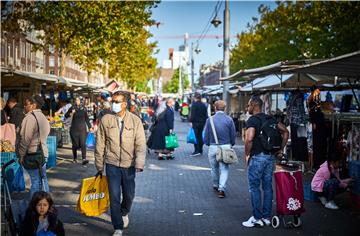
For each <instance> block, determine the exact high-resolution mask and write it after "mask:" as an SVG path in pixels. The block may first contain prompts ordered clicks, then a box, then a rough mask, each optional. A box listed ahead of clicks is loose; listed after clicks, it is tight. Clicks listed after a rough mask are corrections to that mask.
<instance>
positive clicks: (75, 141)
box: [70, 133, 86, 160]
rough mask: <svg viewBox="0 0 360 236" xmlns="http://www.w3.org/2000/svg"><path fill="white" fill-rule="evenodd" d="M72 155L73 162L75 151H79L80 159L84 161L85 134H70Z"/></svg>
mask: <svg viewBox="0 0 360 236" xmlns="http://www.w3.org/2000/svg"><path fill="white" fill-rule="evenodd" d="M70 137H71V142H72V153H73V158H74V160H75V159H76V158H77V150H78V149H79V148H80V149H81V156H82V159H83V160H85V159H86V133H81V134H79V133H70Z"/></svg>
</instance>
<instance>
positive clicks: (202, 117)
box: [190, 93, 207, 156]
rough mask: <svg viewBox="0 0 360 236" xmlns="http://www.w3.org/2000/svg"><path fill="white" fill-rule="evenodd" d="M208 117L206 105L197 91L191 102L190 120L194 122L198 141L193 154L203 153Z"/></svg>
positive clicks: (193, 125)
mask: <svg viewBox="0 0 360 236" xmlns="http://www.w3.org/2000/svg"><path fill="white" fill-rule="evenodd" d="M206 119H207V111H206V106H205V104H204V103H202V102H201V95H200V94H199V93H195V101H194V102H193V103H192V104H191V111H190V122H191V123H192V127H193V129H194V133H195V136H196V141H197V143H196V144H194V147H195V151H194V152H193V153H192V154H191V156H200V155H202V152H203V145H204V142H203V138H202V132H203V129H204V126H205V122H206Z"/></svg>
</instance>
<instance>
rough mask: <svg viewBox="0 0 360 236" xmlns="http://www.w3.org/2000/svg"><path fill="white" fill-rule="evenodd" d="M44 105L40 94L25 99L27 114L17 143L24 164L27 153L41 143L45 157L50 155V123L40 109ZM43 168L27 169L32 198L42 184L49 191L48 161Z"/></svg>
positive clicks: (33, 150)
mask: <svg viewBox="0 0 360 236" xmlns="http://www.w3.org/2000/svg"><path fill="white" fill-rule="evenodd" d="M43 105H44V100H43V99H42V98H41V97H40V96H39V95H35V96H32V97H30V98H27V99H26V100H25V105H24V108H25V112H26V115H25V117H24V119H23V121H22V122H21V126H20V127H21V128H20V140H19V144H18V145H17V148H18V150H17V153H18V155H19V159H20V160H19V161H20V163H21V164H22V165H23V164H24V160H25V158H26V154H27V153H35V152H37V149H38V146H39V144H41V148H42V150H43V153H44V156H45V159H47V157H48V148H47V145H46V139H47V137H48V135H49V133H50V124H49V122H48V120H47V119H46V117H45V115H44V114H43V113H42V112H41V110H40V108H41V107H42V106H43ZM41 169H42V171H39V170H38V169H27V172H28V173H29V175H30V180H31V187H30V198H31V196H32V195H33V194H34V193H35V192H37V191H40V190H41V186H42V184H43V185H44V186H42V187H43V189H44V190H45V191H46V192H49V185H48V180H47V177H46V163H45V164H44V165H43V166H42V167H41ZM40 173H42V177H41V176H40ZM42 180H43V181H42Z"/></svg>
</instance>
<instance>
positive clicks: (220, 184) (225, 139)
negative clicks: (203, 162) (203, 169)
mask: <svg viewBox="0 0 360 236" xmlns="http://www.w3.org/2000/svg"><path fill="white" fill-rule="evenodd" d="M225 108H226V103H225V102H224V101H222V100H219V101H216V102H215V115H214V116H212V117H211V118H208V119H207V120H206V123H205V135H204V141H205V144H206V145H207V146H209V153H208V158H209V162H210V166H211V177H212V181H213V189H214V191H215V192H216V193H217V194H218V197H219V198H224V197H225V190H226V182H227V180H228V176H229V164H225V163H224V162H221V161H220V162H218V161H217V160H216V152H217V149H218V148H219V145H220V147H224V148H228V147H230V146H233V145H235V139H236V131H235V125H234V121H233V120H232V119H231V117H230V116H228V115H226V114H225V112H224V111H225ZM210 119H213V124H214V128H215V132H216V136H217V139H218V144H217V143H216V141H215V138H214V134H213V131H212V127H211V122H210Z"/></svg>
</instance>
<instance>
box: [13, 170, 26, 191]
mask: <svg viewBox="0 0 360 236" xmlns="http://www.w3.org/2000/svg"><path fill="white" fill-rule="evenodd" d="M11 189H12V191H15V192H22V191H25V180H24V172H23V168H22V167H21V166H20V167H19V168H18V170H17V171H16V174H15V177H14V179H13V181H12V183H11Z"/></svg>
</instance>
